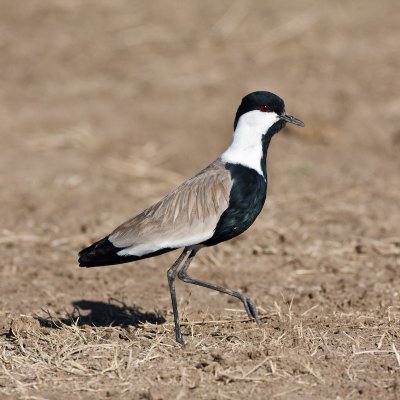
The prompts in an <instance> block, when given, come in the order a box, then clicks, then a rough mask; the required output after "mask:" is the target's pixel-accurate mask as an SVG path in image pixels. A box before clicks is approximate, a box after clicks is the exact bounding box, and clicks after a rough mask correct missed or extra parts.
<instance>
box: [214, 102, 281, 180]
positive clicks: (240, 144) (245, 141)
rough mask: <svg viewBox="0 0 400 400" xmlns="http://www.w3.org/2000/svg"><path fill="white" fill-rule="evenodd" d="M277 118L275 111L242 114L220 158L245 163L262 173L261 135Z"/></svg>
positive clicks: (254, 111) (255, 111) (256, 111)
mask: <svg viewBox="0 0 400 400" xmlns="http://www.w3.org/2000/svg"><path fill="white" fill-rule="evenodd" d="M278 120H279V116H278V115H277V114H276V113H275V112H262V111H259V110H253V111H249V112H248V113H246V114H243V115H242V116H241V117H240V118H239V121H238V124H237V126H236V129H235V132H234V134H233V142H232V144H231V145H230V146H229V148H228V149H227V150H226V151H225V152H224V153H223V154H222V155H221V159H222V160H223V161H225V162H231V163H236V164H241V165H245V166H247V167H249V168H252V169H255V170H256V171H257V172H258V173H259V174H260V175H262V174H263V173H262V170H261V158H262V156H263V146H262V136H263V135H264V134H265V133H266V132H267V131H268V129H269V128H270V127H271V126H272V125H273V124H274V123H275V122H277V121H278Z"/></svg>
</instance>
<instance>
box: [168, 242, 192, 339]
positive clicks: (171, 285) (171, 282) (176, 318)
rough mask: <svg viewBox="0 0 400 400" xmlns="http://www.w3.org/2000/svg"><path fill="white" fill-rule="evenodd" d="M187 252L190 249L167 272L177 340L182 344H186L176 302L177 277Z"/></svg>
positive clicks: (184, 251)
mask: <svg viewBox="0 0 400 400" xmlns="http://www.w3.org/2000/svg"><path fill="white" fill-rule="evenodd" d="M187 253H188V250H186V249H185V250H183V252H182V254H181V255H180V256H179V258H178V259H177V260H176V261H175V263H174V264H173V265H172V267H171V268H170V269H169V270H168V272H167V278H168V286H169V293H170V294H171V300H172V311H173V312H174V322H175V336H176V341H177V342H178V343H180V344H181V345H184V344H185V342H184V341H183V337H182V334H181V326H180V324H179V313H178V304H177V302H176V293H175V278H176V272H177V270H178V268H179V266H180V265H181V262H182V261H183V259H184V258H185V257H186V254H187Z"/></svg>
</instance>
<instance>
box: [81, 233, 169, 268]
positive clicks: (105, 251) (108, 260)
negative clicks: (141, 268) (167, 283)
mask: <svg viewBox="0 0 400 400" xmlns="http://www.w3.org/2000/svg"><path fill="white" fill-rule="evenodd" d="M121 250H123V248H121V247H115V246H114V245H113V244H112V243H111V242H110V240H109V239H108V236H106V237H105V238H103V239H101V240H99V241H98V242H96V243H93V244H92V245H91V246H89V247H87V248H86V249H83V250H81V251H80V252H79V266H80V267H101V266H104V265H116V264H124V263H127V262H131V261H137V260H142V259H144V258H149V257H154V256H158V255H159V254H163V253H167V252H168V251H172V250H175V249H160V250H157V251H155V252H153V253H150V254H146V255H143V256H120V255H118V254H117V253H118V252H119V251H121Z"/></svg>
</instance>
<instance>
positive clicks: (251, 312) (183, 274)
mask: <svg viewBox="0 0 400 400" xmlns="http://www.w3.org/2000/svg"><path fill="white" fill-rule="evenodd" d="M196 253H197V250H192V251H191V252H190V254H189V257H188V258H187V260H186V261H185V264H184V265H183V267H182V268H181V269H180V270H179V272H178V278H179V279H181V280H182V281H183V282H185V283H191V284H192V285H198V286H203V287H206V288H208V289H212V290H216V291H218V292H221V293H225V294H228V295H229V296H233V297H236V298H237V299H239V300H240V301H241V302H242V303H243V305H244V309H245V310H246V312H247V315H248V316H249V318H250V319H252V320H254V321H256V322H257V324H259V323H260V319H259V318H258V313H257V308H256V306H255V305H254V303H253V302H252V300H251V299H250V297H249V296H247V295H246V294H244V293H241V292H237V291H235V290H230V289H226V288H223V287H221V286H217V285H213V284H211V283H208V282H204V281H201V280H199V279H193V278H191V277H190V276H189V275H188V274H187V270H188V268H189V265H190V263H191V261H192V260H193V258H194V256H195V255H196Z"/></svg>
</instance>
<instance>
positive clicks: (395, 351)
mask: <svg viewBox="0 0 400 400" xmlns="http://www.w3.org/2000/svg"><path fill="white" fill-rule="evenodd" d="M392 349H393V352H394V354H395V355H396V360H397V364H398V365H399V367H400V354H399V352H398V351H397V349H396V346H395V345H394V343H392Z"/></svg>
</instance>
